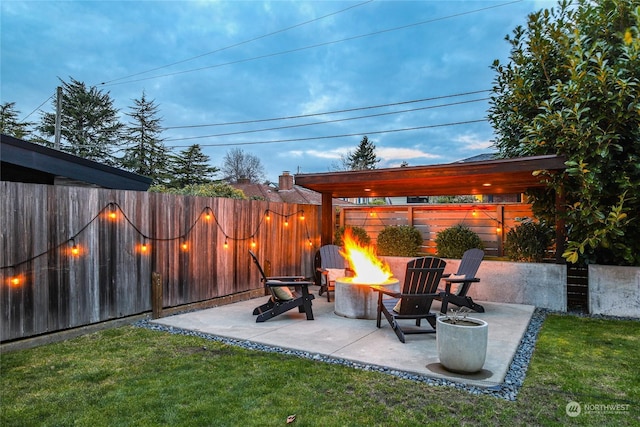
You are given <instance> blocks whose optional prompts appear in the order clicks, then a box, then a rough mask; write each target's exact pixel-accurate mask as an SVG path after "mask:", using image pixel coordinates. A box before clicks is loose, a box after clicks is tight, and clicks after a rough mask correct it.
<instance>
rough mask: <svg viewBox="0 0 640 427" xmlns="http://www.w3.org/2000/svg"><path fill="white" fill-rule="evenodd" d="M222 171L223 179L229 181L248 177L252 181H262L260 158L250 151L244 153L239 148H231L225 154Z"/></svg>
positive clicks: (232, 181)
mask: <svg viewBox="0 0 640 427" xmlns="http://www.w3.org/2000/svg"><path fill="white" fill-rule="evenodd" d="M222 173H223V175H224V179H225V180H226V181H227V182H230V183H232V184H233V183H236V182H238V181H240V180H241V179H248V180H249V182H252V183H260V182H262V181H264V175H265V174H264V167H263V166H262V162H261V161H260V159H259V158H258V157H257V156H255V155H253V154H250V153H245V152H244V151H243V150H242V149H240V148H232V149H231V150H229V151H228V152H227V154H225V156H224V160H223V164H222Z"/></svg>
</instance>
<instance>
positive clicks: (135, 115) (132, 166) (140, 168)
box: [120, 92, 169, 184]
mask: <svg viewBox="0 0 640 427" xmlns="http://www.w3.org/2000/svg"><path fill="white" fill-rule="evenodd" d="M133 102H134V106H133V107H131V111H130V112H128V113H126V115H127V116H129V117H130V123H129V124H128V125H127V126H126V134H127V136H126V141H127V143H128V146H127V148H125V150H124V156H123V157H122V159H121V160H120V161H121V164H122V167H123V168H125V169H127V170H129V171H131V172H135V173H137V174H140V175H144V176H148V177H149V178H152V179H153V183H154V184H161V183H163V182H166V181H167V179H168V167H169V150H168V149H167V148H166V147H165V145H164V143H163V142H162V138H161V136H160V134H161V133H162V128H161V127H160V122H161V119H160V118H158V106H157V105H156V104H155V102H154V101H153V100H148V99H147V98H146V95H145V93H144V92H142V97H141V98H140V99H134V100H133Z"/></svg>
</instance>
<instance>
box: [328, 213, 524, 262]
mask: <svg viewBox="0 0 640 427" xmlns="http://www.w3.org/2000/svg"><path fill="white" fill-rule="evenodd" d="M531 216H532V212H531V206H530V205H528V204H522V203H507V204H484V203H483V204H477V205H471V204H442V205H436V204H428V205H416V206H411V205H401V206H367V207H343V208H341V211H340V216H339V220H338V225H341V226H345V225H351V226H359V227H363V228H364V229H365V230H366V231H367V233H368V234H369V236H370V237H371V240H372V241H373V242H375V241H376V240H377V238H378V234H379V233H380V232H381V231H382V229H384V227H386V226H397V225H413V226H415V227H416V228H417V229H418V230H420V232H421V233H422V238H423V246H422V252H423V253H425V254H435V253H436V243H435V239H436V237H437V234H438V232H440V231H443V230H445V229H447V228H449V227H452V226H455V225H457V224H464V225H465V226H467V227H469V228H470V229H471V230H473V231H474V232H476V233H477V234H478V235H479V237H480V239H481V240H482V242H483V243H484V245H485V252H486V253H487V255H489V256H502V255H503V249H502V248H503V242H504V239H505V236H506V233H507V232H508V231H509V230H510V229H511V228H513V227H515V226H516V225H517V224H518V220H519V219H520V218H524V217H531ZM498 227H499V228H500V230H499V231H498Z"/></svg>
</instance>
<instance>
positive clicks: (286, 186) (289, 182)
mask: <svg viewBox="0 0 640 427" xmlns="http://www.w3.org/2000/svg"><path fill="white" fill-rule="evenodd" d="M278 187H280V190H293V175H290V174H289V171H284V172H282V175H280V176H279V177H278Z"/></svg>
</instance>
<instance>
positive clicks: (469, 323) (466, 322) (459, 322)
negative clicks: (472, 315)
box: [443, 319, 482, 326]
mask: <svg viewBox="0 0 640 427" xmlns="http://www.w3.org/2000/svg"><path fill="white" fill-rule="evenodd" d="M443 322H444V323H449V324H450V325H458V326H482V325H479V324H478V323H476V322H472V321H471V320H464V319H460V320H456V321H453V320H451V319H446V320H443Z"/></svg>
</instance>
